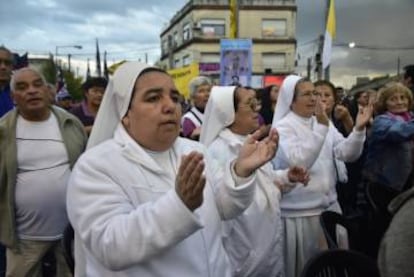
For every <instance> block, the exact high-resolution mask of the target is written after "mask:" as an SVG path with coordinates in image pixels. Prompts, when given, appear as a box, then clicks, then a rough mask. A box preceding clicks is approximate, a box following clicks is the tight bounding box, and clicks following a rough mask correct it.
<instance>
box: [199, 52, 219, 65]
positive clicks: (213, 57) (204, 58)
mask: <svg viewBox="0 0 414 277" xmlns="http://www.w3.org/2000/svg"><path fill="white" fill-rule="evenodd" d="M219 62H220V53H201V58H200V63H219Z"/></svg>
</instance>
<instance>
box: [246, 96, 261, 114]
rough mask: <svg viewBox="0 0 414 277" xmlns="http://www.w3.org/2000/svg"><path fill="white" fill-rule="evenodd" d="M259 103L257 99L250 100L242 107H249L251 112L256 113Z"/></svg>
mask: <svg viewBox="0 0 414 277" xmlns="http://www.w3.org/2000/svg"><path fill="white" fill-rule="evenodd" d="M259 105H260V103H259V101H258V100H257V98H251V99H250V100H249V101H248V102H247V103H244V104H243V106H245V107H249V108H250V109H251V110H253V111H256V110H257V108H258V107H259Z"/></svg>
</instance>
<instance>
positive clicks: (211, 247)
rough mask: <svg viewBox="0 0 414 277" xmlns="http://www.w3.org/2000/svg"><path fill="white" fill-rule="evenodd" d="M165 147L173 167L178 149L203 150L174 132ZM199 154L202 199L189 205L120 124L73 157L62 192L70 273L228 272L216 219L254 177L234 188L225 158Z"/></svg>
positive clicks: (231, 210) (246, 199)
mask: <svg viewBox="0 0 414 277" xmlns="http://www.w3.org/2000/svg"><path fill="white" fill-rule="evenodd" d="M172 150H173V153H174V158H175V160H176V166H178V165H179V164H180V157H181V156H182V155H184V154H188V153H189V152H191V151H194V150H195V151H199V152H204V153H205V148H204V146H202V145H201V144H199V143H197V142H193V141H189V140H187V139H182V138H177V139H176V141H175V143H174V145H173V146H172ZM205 161H206V177H207V183H206V186H205V189H204V193H203V196H204V201H203V204H202V206H201V207H199V208H198V209H196V210H195V211H194V212H191V211H190V210H189V209H188V208H187V207H186V206H185V205H184V204H183V202H182V201H181V200H180V198H179V197H178V195H177V194H176V192H175V188H174V184H175V179H174V178H172V177H171V175H170V174H167V173H166V172H165V171H164V170H163V169H162V168H160V167H159V166H158V165H157V164H156V163H155V162H154V160H153V159H152V158H151V157H150V156H149V155H148V153H146V151H144V149H142V148H141V147H140V146H139V145H138V144H136V143H135V141H133V140H132V138H131V137H130V136H129V135H128V134H127V133H126V131H125V129H124V128H123V127H122V126H118V128H117V130H116V131H115V135H114V138H113V139H110V140H108V141H106V142H104V143H102V144H100V145H98V146H96V147H94V148H91V149H90V150H88V151H87V152H86V153H85V154H84V155H83V156H81V158H80V159H79V160H78V162H77V164H76V166H75V168H74V170H73V172H72V175H71V179H70V182H69V184H68V192H67V209H68V214H69V219H70V221H71V223H72V225H73V227H74V229H75V260H76V276H140V277H147V276H148V277H149V276H151V277H154V276H160V277H161V276H180V277H190V276H191V277H193V276H209V277H214V276H230V275H231V269H230V263H229V259H228V257H227V255H226V253H225V251H224V248H223V246H222V240H221V233H222V219H230V218H233V217H234V216H237V215H238V214H240V213H241V212H242V211H243V210H244V209H245V208H246V207H248V205H249V204H250V203H251V201H252V198H253V195H254V189H255V186H254V180H255V177H256V176H255V175H253V176H251V177H249V178H247V179H242V181H243V182H241V183H240V182H239V181H238V184H239V185H238V186H237V187H236V185H235V182H234V178H233V177H232V174H231V172H230V164H227V165H226V166H225V167H224V168H219V167H217V166H215V165H214V164H213V163H212V162H210V160H209V159H208V158H205ZM177 170H178V169H177ZM223 174H224V176H223ZM213 178H214V179H213ZM218 181H220V182H221V183H216V182H218Z"/></svg>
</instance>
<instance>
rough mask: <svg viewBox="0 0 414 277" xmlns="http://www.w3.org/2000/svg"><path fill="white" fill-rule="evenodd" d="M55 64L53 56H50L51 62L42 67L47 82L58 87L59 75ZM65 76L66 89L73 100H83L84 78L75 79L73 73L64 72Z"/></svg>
mask: <svg viewBox="0 0 414 277" xmlns="http://www.w3.org/2000/svg"><path fill="white" fill-rule="evenodd" d="M56 70H57V69H56V66H55V62H54V61H53V56H50V58H49V60H48V61H47V62H46V63H44V65H43V66H42V73H43V75H44V76H45V78H46V81H47V82H48V83H50V84H53V85H56V82H57V73H56ZM63 76H64V78H65V82H66V88H67V89H68V92H69V93H70V94H71V95H72V97H73V99H75V100H81V99H83V92H82V89H81V85H82V81H83V79H82V77H75V74H74V73H73V72H72V71H68V70H63Z"/></svg>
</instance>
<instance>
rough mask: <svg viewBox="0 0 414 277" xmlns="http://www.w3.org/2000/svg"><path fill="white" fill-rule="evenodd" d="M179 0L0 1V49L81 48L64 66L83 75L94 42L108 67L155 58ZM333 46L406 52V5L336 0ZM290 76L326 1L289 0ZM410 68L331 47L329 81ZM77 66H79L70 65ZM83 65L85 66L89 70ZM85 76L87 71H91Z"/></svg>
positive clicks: (388, 57)
mask: <svg viewBox="0 0 414 277" xmlns="http://www.w3.org/2000/svg"><path fill="white" fill-rule="evenodd" d="M186 2H187V0H171V1H161V0H151V1H143V0H140V1H129V0H19V1H6V0H1V1H0V26H1V27H0V30H1V32H0V45H1V44H4V45H5V46H6V47H8V48H10V49H11V50H13V51H15V52H18V53H20V54H23V53H24V52H26V51H27V52H29V53H30V54H31V55H33V54H47V53H49V52H51V53H53V54H54V53H55V51H56V46H68V45H82V46H83V48H82V49H81V50H77V49H74V48H65V47H59V49H58V52H59V54H60V55H63V54H68V53H71V54H72V55H73V57H72V66H73V67H79V68H80V72H81V73H82V74H83V72H84V67H83V63H82V61H85V60H86V59H87V58H90V59H91V61H94V59H95V38H98V39H99V43H100V50H101V52H102V54H103V51H104V50H107V51H108V61H109V64H111V63H112V62H115V61H119V60H122V59H130V60H138V59H141V60H144V59H145V54H147V55H148V59H149V61H151V62H152V61H155V60H157V59H158V58H159V54H160V50H159V49H160V42H159V34H160V31H161V30H162V28H163V26H165V24H167V22H168V21H169V19H170V18H171V17H172V16H173V15H174V14H175V13H176V12H177V11H178V10H179V9H180V8H181V7H182V6H183V5H184V4H185V3H186ZM335 3H336V14H337V37H336V43H348V42H351V41H354V42H356V44H357V45H366V46H374V47H377V48H380V49H386V48H390V47H394V48H402V47H411V48H414V31H413V30H412V29H413V25H414V21H413V12H414V0H336V1H335ZM297 6H298V14H297V30H296V31H297V39H298V54H299V55H300V60H299V66H298V72H300V73H304V72H305V67H306V60H307V58H308V57H313V56H314V55H315V53H316V50H317V43H316V39H317V37H318V35H319V34H321V33H323V32H324V29H325V26H324V25H325V23H324V21H325V15H324V13H325V9H326V0H297ZM398 57H400V59H401V67H402V66H404V65H406V64H413V63H414V50H367V49H360V48H354V49H348V48H346V47H334V48H333V57H332V66H331V76H332V79H333V81H334V82H336V83H337V84H338V85H343V86H345V87H350V86H351V85H352V84H353V82H354V80H355V76H357V75H367V74H369V75H372V76H374V75H378V74H384V73H385V74H386V73H389V74H396V72H397V60H398ZM77 60H78V61H79V62H77ZM91 65H93V64H92V63H91ZM92 72H93V68H92Z"/></svg>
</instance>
